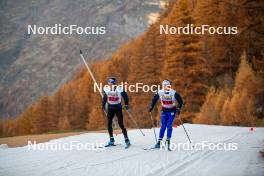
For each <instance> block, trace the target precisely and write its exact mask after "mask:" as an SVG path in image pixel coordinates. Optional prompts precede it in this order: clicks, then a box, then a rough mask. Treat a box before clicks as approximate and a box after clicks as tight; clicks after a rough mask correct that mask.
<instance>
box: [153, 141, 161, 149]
mask: <svg viewBox="0 0 264 176" xmlns="http://www.w3.org/2000/svg"><path fill="white" fill-rule="evenodd" d="M161 141H162V139H159V140H158V142H157V143H156V144H155V146H154V148H160V145H161Z"/></svg>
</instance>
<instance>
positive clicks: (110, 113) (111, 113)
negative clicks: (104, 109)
mask: <svg viewBox="0 0 264 176" xmlns="http://www.w3.org/2000/svg"><path fill="white" fill-rule="evenodd" d="M115 115H116V117H117V121H118V125H119V127H120V128H121V130H122V133H123V135H124V137H125V139H127V138H128V137H127V130H126V128H125V126H124V122H123V113H122V109H108V113H107V127H108V133H109V136H110V137H113V127H112V123H113V118H114V117H115Z"/></svg>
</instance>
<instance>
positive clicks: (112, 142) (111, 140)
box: [105, 137, 115, 147]
mask: <svg viewBox="0 0 264 176" xmlns="http://www.w3.org/2000/svg"><path fill="white" fill-rule="evenodd" d="M110 146H115V139H114V138H113V137H110V141H109V142H108V144H106V145H105V147H110Z"/></svg>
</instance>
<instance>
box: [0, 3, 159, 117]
mask: <svg viewBox="0 0 264 176" xmlns="http://www.w3.org/2000/svg"><path fill="white" fill-rule="evenodd" d="M159 11H160V6H159V3H157V1H156V0H147V1H146V0H136V1H129V0H118V1H109V0H100V1H94V0H89V1H87V0H78V1H71V0H55V1H54V0H36V1H35V0H34V1H33V0H20V1H14V0H11V1H10V0H3V1H1V2H0V14H1V20H0V25H1V28H0V78H1V79H0V117H2V118H9V117H15V116H16V115H18V114H20V113H21V112H23V111H24V110H25V108H26V107H28V106H29V105H30V104H31V103H32V102H34V101H35V100H36V99H37V98H38V97H39V96H40V95H42V94H45V93H52V92H54V91H55V90H56V89H57V88H58V87H59V86H60V85H61V84H62V83H64V82H65V81H66V80H69V79H71V78H72V75H73V74H74V73H75V71H76V69H77V68H78V67H79V66H80V64H79V62H78V60H77V58H76V54H77V53H78V50H79V48H82V49H85V51H86V54H87V58H88V59H89V61H94V60H98V59H101V58H107V57H109V56H110V55H111V53H112V52H113V51H115V50H116V48H117V47H118V46H119V45H121V44H122V43H124V42H126V41H128V40H129V39H131V38H133V37H135V36H137V35H139V34H140V33H142V32H143V31H144V30H145V28H146V27H147V26H148V25H149V22H150V20H151V19H153V14H157V13H159ZM28 24H31V25H34V24H36V25H37V26H53V25H54V24H62V25H64V26H69V25H71V24H77V25H79V26H83V27H85V26H105V27H106V28H107V34H106V35H103V36H100V35H98V36H95V35H93V36H88V35H60V36H52V35H44V36H41V35H28V34H27V25H28Z"/></svg>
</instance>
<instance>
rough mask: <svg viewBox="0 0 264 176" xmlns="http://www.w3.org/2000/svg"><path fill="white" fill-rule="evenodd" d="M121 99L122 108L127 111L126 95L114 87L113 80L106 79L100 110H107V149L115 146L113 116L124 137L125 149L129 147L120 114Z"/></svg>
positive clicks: (117, 87) (114, 80)
mask: <svg viewBox="0 0 264 176" xmlns="http://www.w3.org/2000/svg"><path fill="white" fill-rule="evenodd" d="M122 97H123V99H124V102H125V106H124V108H126V109H128V108H129V107H128V102H129V99H128V95H127V93H126V92H125V91H124V90H123V89H122V88H121V87H120V86H116V79H115V78H110V79H108V86H105V87H104V97H103V101H102V108H103V109H104V110H106V109H107V128H108V133H109V136H110V141H109V142H108V144H107V145H106V146H107V147H108V146H114V145H115V144H114V142H115V140H114V136H113V127H112V123H113V118H114V116H115V115H116V116H117V121H118V125H119V127H120V128H121V130H122V133H123V135H124V138H125V143H126V148H127V147H128V146H129V145H130V141H129V139H128V136H127V130H126V128H125V126H124V123H123V113H122V104H121V99H122Z"/></svg>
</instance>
